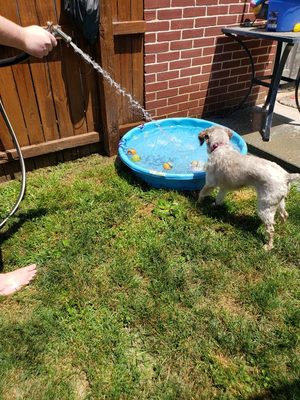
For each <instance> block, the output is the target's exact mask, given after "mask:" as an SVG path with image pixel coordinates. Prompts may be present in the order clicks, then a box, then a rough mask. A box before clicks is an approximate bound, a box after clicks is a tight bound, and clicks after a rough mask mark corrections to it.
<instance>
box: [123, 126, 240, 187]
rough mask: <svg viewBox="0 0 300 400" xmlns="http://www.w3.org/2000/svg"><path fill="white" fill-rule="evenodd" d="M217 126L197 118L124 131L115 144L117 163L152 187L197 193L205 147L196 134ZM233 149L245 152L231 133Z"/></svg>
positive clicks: (205, 153)
mask: <svg viewBox="0 0 300 400" xmlns="http://www.w3.org/2000/svg"><path fill="white" fill-rule="evenodd" d="M211 126H220V125H218V124H215V123H213V122H210V121H206V120H203V119H197V118H168V119H163V120H158V121H151V122H148V123H145V124H143V125H140V126H137V127H136V128H133V129H131V130H130V131H129V132H127V133H126V134H125V135H124V136H123V138H122V139H121V141H120V143H119V156H120V158H121V160H122V161H123V162H124V163H125V164H126V165H127V166H128V167H129V168H130V169H131V170H132V171H133V172H134V173H135V174H136V175H137V176H138V177H139V178H141V179H142V180H144V181H145V182H146V183H147V184H149V185H150V186H153V187H155V188H167V189H175V190H199V189H201V188H202V187H203V185H204V183H205V171H204V168H205V163H206V161H207V158H208V155H207V150H206V144H203V146H200V143H199V140H198V134H199V132H201V131H202V130H204V129H206V128H209V127H211ZM231 142H232V144H233V146H234V147H235V148H236V149H237V150H238V151H239V152H240V153H242V154H246V153H247V145H246V143H245V141H244V139H243V138H242V137H241V136H240V135H238V134H237V133H236V132H233V136H232V138H231Z"/></svg>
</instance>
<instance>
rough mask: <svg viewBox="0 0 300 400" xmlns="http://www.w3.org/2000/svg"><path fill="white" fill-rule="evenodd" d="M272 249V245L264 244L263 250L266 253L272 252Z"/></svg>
mask: <svg viewBox="0 0 300 400" xmlns="http://www.w3.org/2000/svg"><path fill="white" fill-rule="evenodd" d="M273 247H274V246H273V244H270V243H266V244H264V249H265V250H266V251H270V250H272V249H273Z"/></svg>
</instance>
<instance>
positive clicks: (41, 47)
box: [0, 16, 57, 58]
mask: <svg viewBox="0 0 300 400" xmlns="http://www.w3.org/2000/svg"><path fill="white" fill-rule="evenodd" d="M0 44H2V45H5V46H10V47H15V48H17V49H20V50H22V51H25V53H28V54H30V55H32V56H34V57H38V58H42V57H44V56H47V55H48V53H49V52H50V51H51V50H52V49H53V47H55V46H56V45H57V41H56V39H55V37H54V36H53V35H52V34H51V33H50V32H48V31H46V30H45V29H43V28H42V27H40V26H37V25H31V26H26V27H22V26H20V25H18V24H15V23H14V22H12V21H10V20H8V19H7V18H4V17H2V16H0Z"/></svg>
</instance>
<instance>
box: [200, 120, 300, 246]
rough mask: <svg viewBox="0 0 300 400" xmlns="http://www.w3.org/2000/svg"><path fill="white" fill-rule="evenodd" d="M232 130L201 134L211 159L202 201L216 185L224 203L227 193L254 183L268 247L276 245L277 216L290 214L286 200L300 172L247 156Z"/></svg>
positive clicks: (207, 166) (208, 163)
mask: <svg viewBox="0 0 300 400" xmlns="http://www.w3.org/2000/svg"><path fill="white" fill-rule="evenodd" d="M231 137H232V133H231V131H230V130H229V129H227V128H223V127H219V126H216V127H212V128H208V129H205V130H204V131H202V132H200V133H199V140H200V144H201V145H202V144H203V143H204V141H205V142H206V144H207V151H208V153H209V159H208V162H207V165H206V182H205V185H204V187H203V189H202V190H201V191H200V193H199V198H198V202H200V201H201V200H202V199H203V198H204V197H205V196H207V195H208V194H209V193H210V192H211V191H212V190H213V189H214V188H216V187H219V189H220V190H219V192H218V194H217V197H216V201H215V204H216V205H219V204H222V202H223V200H224V197H225V195H226V193H227V192H228V191H230V190H234V189H239V188H241V187H243V186H253V187H254V188H255V189H256V192H257V197H258V205H257V211H258V216H259V217H260V219H261V220H262V222H263V223H264V226H265V228H266V231H267V235H268V243H267V244H266V245H265V248H266V249H267V250H270V249H272V247H273V236H274V217H275V213H276V210H277V209H278V211H279V215H280V217H281V219H282V220H283V221H286V219H287V217H288V213H287V211H286V209H285V199H286V196H287V194H288V191H289V187H290V183H291V182H292V181H294V180H296V179H299V178H300V174H289V173H288V172H286V171H285V170H284V169H283V168H281V167H280V166H279V165H278V164H276V163H274V162H271V161H268V160H265V159H262V158H259V157H255V156H252V155H243V154H241V153H239V152H238V151H237V150H235V149H234V148H233V146H232V145H231V143H230V138H231Z"/></svg>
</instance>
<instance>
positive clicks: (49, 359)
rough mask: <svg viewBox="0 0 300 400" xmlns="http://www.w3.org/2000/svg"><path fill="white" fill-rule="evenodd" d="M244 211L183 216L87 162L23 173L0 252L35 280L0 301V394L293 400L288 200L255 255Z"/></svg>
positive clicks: (297, 361)
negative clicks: (266, 245) (272, 235)
mask: <svg viewBox="0 0 300 400" xmlns="http://www.w3.org/2000/svg"><path fill="white" fill-rule="evenodd" d="M18 187H19V183H18V182H16V181H14V182H9V183H7V184H4V185H1V194H0V204H1V207H0V213H1V215H4V214H5V212H6V211H7V210H8V209H9V203H12V202H13V201H14V198H15V196H16V195H17V193H18ZM255 203H256V198H255V195H254V192H253V191H252V190H250V189H245V190H242V191H240V192H236V193H233V194H231V195H229V196H228V198H227V199H226V203H225V205H224V206H223V207H221V208H215V209H213V208H212V207H211V199H208V200H207V201H205V202H204V204H203V205H202V206H196V204H195V199H194V197H193V195H192V194H191V193H188V194H186V193H178V192H173V191H165V190H155V189H151V188H149V187H147V186H145V185H143V184H141V183H140V182H139V181H137V180H136V179H135V178H134V177H133V176H132V175H131V173H130V172H129V171H127V170H126V169H125V168H123V167H120V166H119V164H118V163H115V160H114V159H108V158H103V157H101V156H97V155H95V156H90V157H88V158H85V159H82V160H78V161H76V162H70V163H65V164H61V165H59V166H56V167H53V168H47V169H42V170H39V171H35V172H32V173H29V174H28V184H27V195H26V198H25V199H24V201H23V202H22V204H21V207H20V210H19V211H18V213H17V215H16V216H15V217H13V218H11V219H10V220H9V222H8V223H7V225H6V226H5V228H4V229H3V230H2V235H1V242H2V246H1V248H2V256H3V262H4V266H5V271H9V270H14V269H16V268H17V267H19V266H24V265H26V264H29V263H32V262H36V263H37V264H38V269H39V271H38V275H37V277H36V279H35V280H34V281H33V283H32V284H31V285H30V286H28V287H27V288H25V289H23V290H22V291H20V292H18V293H17V294H15V295H14V296H11V297H8V298H1V299H0V318H1V321H0V331H1V332H0V335H1V339H0V398H1V399H3V400H7V399H9V400H12V399H26V400H27V399H30V400H36V399H39V400H40V399H43V400H44V399H45V400H46V399H47V400H48V399H49V400H50V399H57V400H64V399H66V400H72V399H74V400H80V399H113V400H114V399H139V400H140V399H151V400H152V399H153V400H171V399H174V400H175V399H176V400H178V399H188V400H189V399H208V400H211V399H222V400H223V399H224V400H225V399H247V400H251V399H289V400H290V399H300V381H299V373H300V343H299V333H300V307H299V306H300V289H299V288H300V272H299V266H300V240H299V239H300V234H299V222H300V193H299V192H298V191H297V190H296V189H295V188H292V190H291V193H290V195H289V198H288V202H287V208H288V211H289V214H290V217H289V219H288V222H287V224H285V225H282V224H281V223H278V224H277V225H276V240H275V247H274V250H272V251H271V252H269V253H267V252H265V251H264V249H263V240H264V230H263V229H262V228H261V226H260V223H259V220H258V218H257V217H256V214H255Z"/></svg>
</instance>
